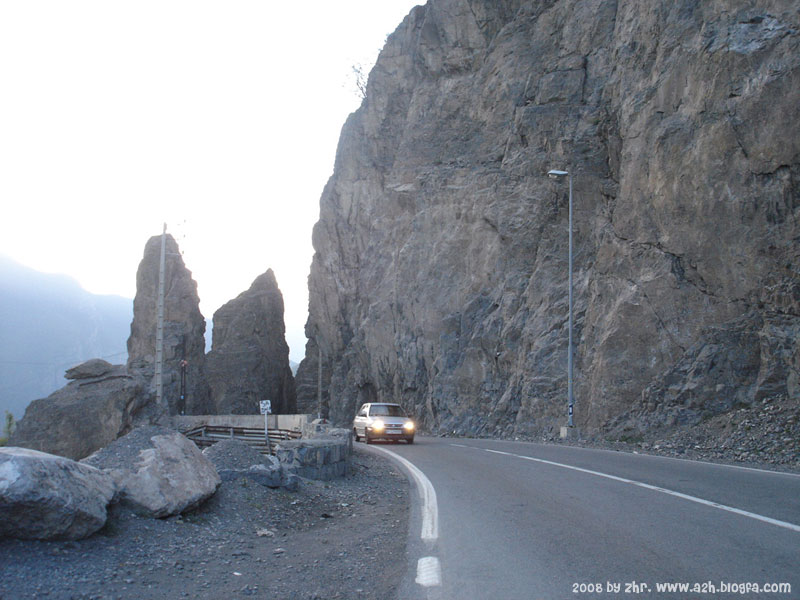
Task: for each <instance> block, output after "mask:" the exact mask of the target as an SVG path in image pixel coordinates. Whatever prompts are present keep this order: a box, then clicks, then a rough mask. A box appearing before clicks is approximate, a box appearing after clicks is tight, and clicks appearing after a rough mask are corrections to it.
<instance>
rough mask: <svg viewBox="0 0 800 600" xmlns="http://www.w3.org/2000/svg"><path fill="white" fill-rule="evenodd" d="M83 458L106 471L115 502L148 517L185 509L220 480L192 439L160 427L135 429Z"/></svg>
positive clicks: (202, 496)
mask: <svg viewBox="0 0 800 600" xmlns="http://www.w3.org/2000/svg"><path fill="white" fill-rule="evenodd" d="M82 462H83V463H85V464H87V465H91V466H93V467H97V468H99V469H103V470H104V471H106V472H107V473H108V474H109V475H110V476H111V478H112V479H113V480H114V482H115V483H116V484H117V488H118V496H117V500H119V502H121V503H122V504H124V505H126V506H128V507H130V508H131V509H133V510H134V512H136V513H138V514H140V515H142V516H148V517H155V518H161V517H168V516H170V515H176V514H179V513H182V512H184V511H186V510H190V509H192V508H194V507H196V506H198V505H199V504H201V503H202V502H203V501H205V500H206V499H208V498H209V497H211V496H212V495H213V494H214V492H216V490H217V487H219V484H220V482H221V480H220V477H219V475H218V474H217V471H216V469H215V468H214V465H212V464H211V462H210V461H209V460H208V459H207V458H206V457H205V456H203V454H202V452H200V450H199V449H198V448H197V446H195V445H194V443H193V442H191V441H190V440H189V439H188V438H186V437H184V436H182V435H181V434H180V433H178V432H177V431H174V430H172V429H167V428H165V427H156V426H150V427H142V428H139V429H135V430H133V431H132V432H130V433H129V434H127V435H126V436H124V437H121V438H119V439H118V440H116V441H115V442H113V443H111V444H109V445H108V446H107V447H105V448H103V449H102V450H100V451H98V452H96V453H94V454H93V455H92V456H90V457H88V458H85V459H84V460H83V461H82Z"/></svg>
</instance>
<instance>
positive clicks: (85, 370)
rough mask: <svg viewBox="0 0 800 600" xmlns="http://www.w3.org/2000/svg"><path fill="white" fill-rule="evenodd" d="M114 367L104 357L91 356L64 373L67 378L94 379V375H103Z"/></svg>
mask: <svg viewBox="0 0 800 600" xmlns="http://www.w3.org/2000/svg"><path fill="white" fill-rule="evenodd" d="M113 369H114V365H112V364H111V363H110V362H108V361H107V360H103V359H102V358H91V359H89V360H87V361H85V362H82V363H81V364H79V365H76V366H74V367H72V368H71V369H67V371H66V372H65V373H64V377H65V378H66V379H92V378H94V377H102V376H103V375H105V374H106V373H110V372H111V371H112V370H113Z"/></svg>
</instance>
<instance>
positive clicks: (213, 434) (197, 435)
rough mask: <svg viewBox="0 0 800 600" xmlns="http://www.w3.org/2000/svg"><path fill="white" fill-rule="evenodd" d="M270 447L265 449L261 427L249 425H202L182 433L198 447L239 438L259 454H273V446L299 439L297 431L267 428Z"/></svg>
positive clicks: (299, 434) (265, 443) (265, 444)
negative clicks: (254, 427) (250, 426)
mask: <svg viewBox="0 0 800 600" xmlns="http://www.w3.org/2000/svg"><path fill="white" fill-rule="evenodd" d="M268 433H269V442H270V448H269V449H267V442H266V440H265V439H264V430H263V429H251V428H249V427H228V426H225V425H203V426H202V427H196V428H195V429H192V430H191V431H187V432H186V433H184V435H185V436H186V437H188V438H189V439H190V440H192V441H193V442H194V443H195V444H196V445H197V447H198V448H201V449H202V448H207V447H208V446H211V445H213V444H215V443H217V442H219V441H220V440H239V441H241V442H244V443H245V444H247V445H248V446H252V447H253V448H255V449H256V450H258V451H259V452H260V453H261V454H275V446H276V445H277V444H278V443H279V442H282V441H285V440H296V439H299V438H300V436H301V433H300V432H299V431H291V430H288V429H269V430H268Z"/></svg>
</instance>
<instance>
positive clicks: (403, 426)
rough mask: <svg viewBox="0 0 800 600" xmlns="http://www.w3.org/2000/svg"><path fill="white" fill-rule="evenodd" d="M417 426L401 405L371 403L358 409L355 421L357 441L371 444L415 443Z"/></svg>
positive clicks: (354, 428) (354, 430)
mask: <svg viewBox="0 0 800 600" xmlns="http://www.w3.org/2000/svg"><path fill="white" fill-rule="evenodd" d="M415 430H416V425H414V421H412V420H411V419H410V418H409V417H408V416H407V415H406V413H405V411H403V408H402V407H401V406H400V405H399V404H389V403H385V402H370V403H367V404H363V405H362V406H361V408H359V409H358V413H357V414H356V418H355V419H353V435H354V436H355V438H356V441H358V440H363V441H364V442H365V443H367V444H369V443H370V442H371V441H373V440H392V441H395V440H405V441H406V443H407V444H413V443H414V432H415Z"/></svg>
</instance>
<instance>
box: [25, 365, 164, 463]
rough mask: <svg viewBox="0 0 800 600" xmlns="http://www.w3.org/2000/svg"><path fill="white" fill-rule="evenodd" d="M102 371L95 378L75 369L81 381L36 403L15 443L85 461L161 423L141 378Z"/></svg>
mask: <svg viewBox="0 0 800 600" xmlns="http://www.w3.org/2000/svg"><path fill="white" fill-rule="evenodd" d="M103 362H105V361H103ZM84 364H86V363H84ZM76 369H77V371H76ZM99 370H103V371H104V372H103V373H102V374H101V375H99V376H95V377H93V376H89V373H90V369H82V368H81V367H80V366H79V367H75V369H70V371H69V372H71V373H72V375H73V376H74V377H76V378H75V379H74V380H73V381H71V382H70V383H69V384H67V385H66V386H65V387H63V388H61V389H60V390H57V391H55V392H53V393H52V394H51V395H50V396H48V397H47V398H42V399H39V400H34V401H33V402H31V403H30V405H28V408H27V409H26V410H25V416H24V417H23V418H22V420H21V421H19V422H18V423H17V427H16V429H15V430H14V433H13V434H12V436H11V439H10V440H9V444H10V445H12V446H21V447H24V448H31V449H33V450H40V451H42V452H48V453H50V454H58V455H59V456H65V457H67V458H71V459H73V460H80V459H81V458H84V457H86V456H88V455H89V454H91V453H92V452H94V451H96V450H99V449H100V448H103V447H104V446H106V445H108V444H109V443H111V442H113V441H114V440H115V439H117V438H118V437H119V436H121V435H124V434H125V433H127V432H128V431H130V430H131V429H133V428H134V427H135V426H137V425H140V424H149V423H151V422H154V421H157V420H158V419H159V418H160V416H161V412H159V410H158V407H157V406H155V404H154V403H153V402H152V401H151V397H150V396H149V395H148V394H147V393H146V390H145V388H146V384H145V383H144V382H143V381H142V380H141V379H140V378H136V377H132V376H130V375H129V374H128V373H127V372H126V370H125V367H124V366H121V365H117V366H113V367H111V368H110V369H108V370H106V369H105V367H104V368H103V369H99ZM69 372H68V373H69ZM92 372H97V370H95V371H92ZM162 412H163V411H162Z"/></svg>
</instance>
